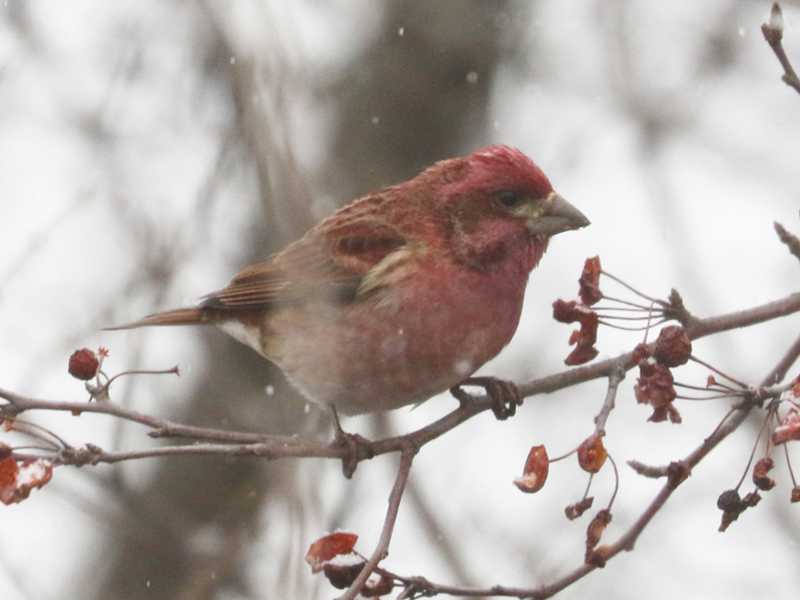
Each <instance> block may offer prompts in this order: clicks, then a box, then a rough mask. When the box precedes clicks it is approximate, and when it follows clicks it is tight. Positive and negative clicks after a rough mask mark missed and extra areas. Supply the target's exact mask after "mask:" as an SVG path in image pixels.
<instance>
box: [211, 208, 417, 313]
mask: <svg viewBox="0 0 800 600" xmlns="http://www.w3.org/2000/svg"><path fill="white" fill-rule="evenodd" d="M406 243H407V240H406V239H405V237H404V236H403V235H402V234H400V233H399V232H398V231H397V229H395V228H394V227H392V226H390V225H387V224H386V223H383V222H381V221H377V220H371V219H363V218H362V219H358V220H351V221H349V222H347V221H345V222H343V223H336V222H327V224H326V225H325V226H324V227H318V228H315V229H313V230H311V232H309V234H307V235H306V236H305V237H303V238H301V239H300V240H298V241H296V242H294V243H293V244H290V245H289V246H287V247H286V249H285V250H283V251H282V252H280V253H278V254H276V255H274V256H273V257H271V258H270V259H269V260H266V261H264V262H260V263H256V264H253V265H250V266H248V267H245V268H244V269H243V270H242V271H241V272H239V273H238V274H237V275H236V276H235V277H234V278H233V280H232V281H231V282H230V284H229V285H228V286H227V287H226V288H224V289H221V290H219V291H217V292H214V293H212V294H209V295H208V296H206V298H205V302H204V303H203V305H204V306H209V307H214V308H223V309H225V308H227V309H259V308H268V307H270V306H273V305H276V304H283V303H293V302H301V301H303V300H307V299H312V298H323V297H324V298H327V299H329V300H335V301H340V302H350V301H353V300H354V299H355V297H356V295H357V292H358V290H359V287H360V286H361V283H362V280H363V278H364V277H365V276H366V275H367V273H369V271H370V270H371V269H372V268H373V267H374V266H375V265H377V264H378V263H379V262H381V261H382V260H383V259H384V258H386V256H388V255H389V254H391V253H392V252H395V251H396V250H398V249H400V248H402V247H403V246H405V245H406Z"/></svg>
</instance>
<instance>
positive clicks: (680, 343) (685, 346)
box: [653, 325, 692, 367]
mask: <svg viewBox="0 0 800 600" xmlns="http://www.w3.org/2000/svg"><path fill="white" fill-rule="evenodd" d="M691 353H692V341H691V340H690V339H689V336H688V335H686V330H685V329H684V328H683V327H681V326H680V325H670V326H669V327H664V328H663V329H662V330H661V331H660V332H659V334H658V339H657V340H656V347H655V352H654V353H653V356H654V357H655V359H656V360H657V361H658V362H659V363H661V364H662V365H664V366H666V367H679V366H680V365H683V364H686V363H687V362H688V360H689V355H690V354H691Z"/></svg>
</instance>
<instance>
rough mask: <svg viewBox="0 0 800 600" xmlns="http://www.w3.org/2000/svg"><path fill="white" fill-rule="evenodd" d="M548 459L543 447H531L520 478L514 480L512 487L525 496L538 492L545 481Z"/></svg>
mask: <svg viewBox="0 0 800 600" xmlns="http://www.w3.org/2000/svg"><path fill="white" fill-rule="evenodd" d="M549 470H550V459H549V458H548V457H547V449H546V448H545V447H544V446H532V447H531V449H530V451H529V452H528V458H527V459H526V460H525V468H524V469H523V472H522V477H519V478H517V479H515V480H514V485H516V486H517V488H519V489H520V491H523V492H525V493H526V494H533V493H534V492H538V491H539V490H540V489H542V487H543V486H544V483H545V481H547V473H548V471H549Z"/></svg>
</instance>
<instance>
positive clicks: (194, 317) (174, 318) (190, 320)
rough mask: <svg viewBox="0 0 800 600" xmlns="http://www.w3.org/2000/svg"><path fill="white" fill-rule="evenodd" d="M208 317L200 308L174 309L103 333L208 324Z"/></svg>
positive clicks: (108, 329) (107, 328)
mask: <svg viewBox="0 0 800 600" xmlns="http://www.w3.org/2000/svg"><path fill="white" fill-rule="evenodd" d="M208 321H209V316H208V314H207V312H206V311H204V310H203V309H202V308H176V309H175V310H166V311H164V312H160V313H155V314H152V315H147V316H146V317H144V318H143V319H139V320H138V321H132V322H130V323H125V324H124V325H114V326H113V327H104V328H103V330H104V331H117V330H119V329H136V328H137V327H151V326H159V325H202V324H204V323H208Z"/></svg>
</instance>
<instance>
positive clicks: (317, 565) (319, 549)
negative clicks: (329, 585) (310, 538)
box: [306, 531, 358, 573]
mask: <svg viewBox="0 0 800 600" xmlns="http://www.w3.org/2000/svg"><path fill="white" fill-rule="evenodd" d="M356 541H358V536H357V535H356V534H355V533H348V532H346V531H337V532H335V533H330V534H328V535H325V536H323V537H321V538H319V539H318V540H316V541H315V542H314V543H312V544H311V545H310V546H309V547H308V552H306V562H307V563H308V564H309V565H310V566H311V572H312V573H318V572H319V571H321V570H322V569H323V567H324V566H325V563H326V562H328V561H329V560H331V559H332V558H333V557H335V556H339V555H340V554H350V552H352V551H353V548H354V547H355V545H356Z"/></svg>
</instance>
